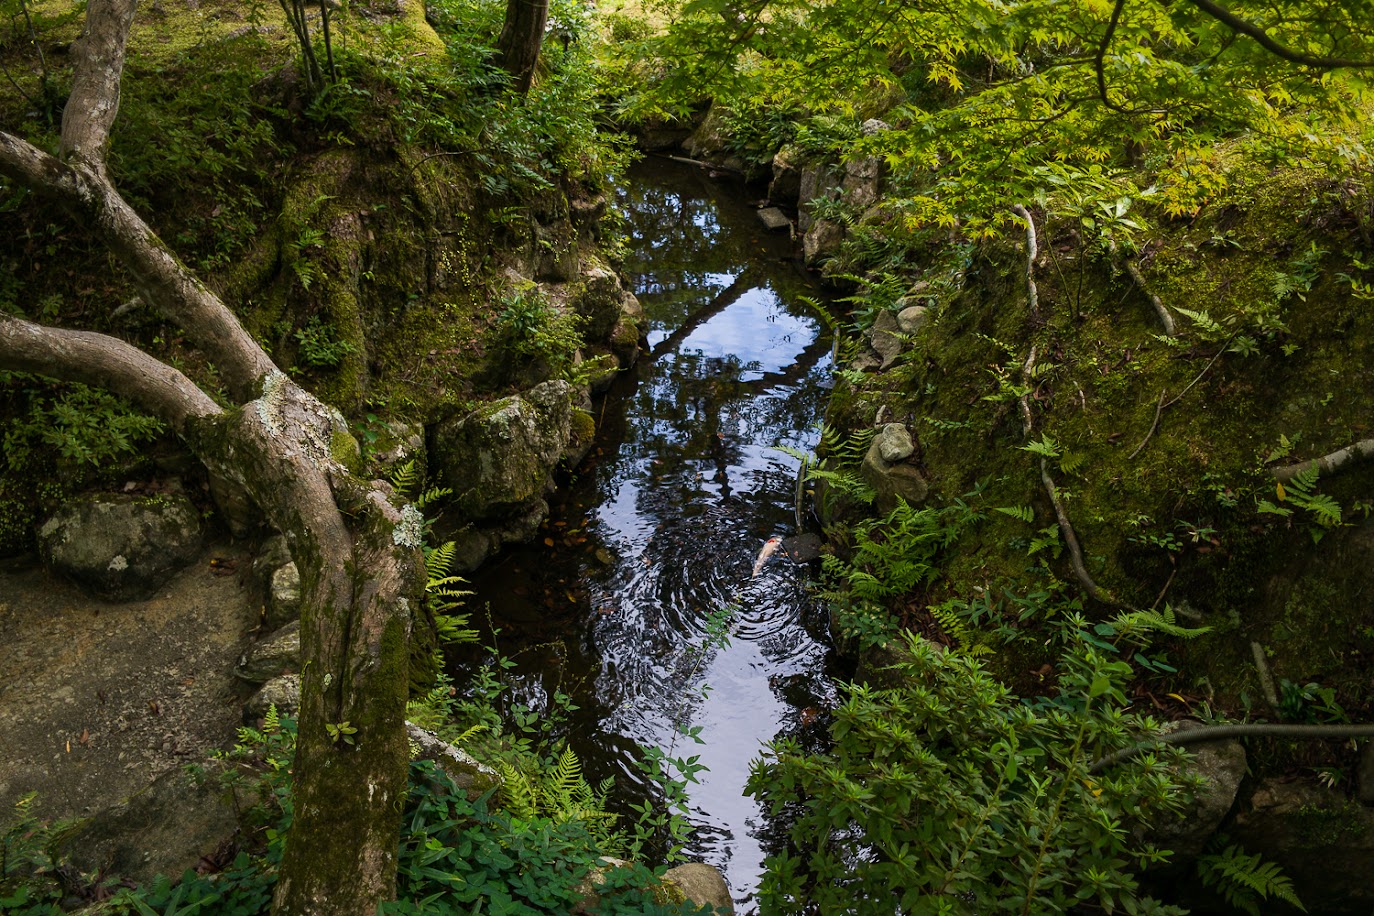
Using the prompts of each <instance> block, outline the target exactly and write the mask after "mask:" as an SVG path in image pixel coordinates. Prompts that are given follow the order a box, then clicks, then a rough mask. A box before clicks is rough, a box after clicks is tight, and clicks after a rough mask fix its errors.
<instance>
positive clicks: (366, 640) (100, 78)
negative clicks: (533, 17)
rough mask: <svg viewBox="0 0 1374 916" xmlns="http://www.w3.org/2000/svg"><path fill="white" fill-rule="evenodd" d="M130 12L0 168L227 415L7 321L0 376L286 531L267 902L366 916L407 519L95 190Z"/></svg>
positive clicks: (3, 321) (92, 341)
mask: <svg viewBox="0 0 1374 916" xmlns="http://www.w3.org/2000/svg"><path fill="white" fill-rule="evenodd" d="M134 5H135V0H90V4H89V6H88V10H87V22H86V27H85V31H84V33H83V37H82V39H81V40H80V41H79V42H78V43H77V44H76V45H75V46H74V48H73V52H72V58H73V65H74V68H75V71H74V75H73V90H72V96H71V99H70V101H69V103H68V106H67V110H66V112H65V113H64V117H63V125H62V140H61V158H56V157H53V156H50V155H48V154H47V153H44V152H43V151H42V150H39V149H37V148H36V147H34V146H33V145H31V144H29V143H27V142H25V141H24V140H22V139H20V138H18V137H15V136H13V135H11V134H8V133H5V132H3V131H0V173H3V174H5V175H7V176H9V177H10V178H12V179H15V180H17V181H19V182H22V183H24V184H27V185H28V186H30V187H31V188H33V190H35V191H36V192H38V193H40V194H42V195H44V196H46V197H48V198H50V199H52V200H54V201H55V202H57V204H58V205H59V206H60V207H61V208H62V209H64V210H65V211H67V213H68V214H69V215H70V216H71V217H72V218H73V220H74V222H76V224H78V225H80V226H82V227H83V228H85V229H88V230H89V231H90V232H91V233H92V234H93V235H95V236H96V237H98V238H99V239H100V240H101V241H102V242H103V243H104V244H105V245H106V246H107V247H108V248H109V249H110V251H111V252H112V253H113V254H114V255H116V257H117V258H118V260H119V261H120V262H122V264H123V265H124V267H125V268H126V269H128V270H129V272H130V274H131V275H132V276H133V278H134V281H135V283H136V284H137V286H138V288H139V291H140V293H141V295H142V296H143V298H144V299H145V301H147V302H148V303H149V304H150V305H152V306H154V307H155V308H156V309H157V310H158V311H159V312H160V313H161V314H162V315H163V317H164V318H165V319H167V320H168V321H169V322H171V323H173V324H175V325H177V326H179V327H180V328H181V329H182V330H183V331H184V332H185V335H186V337H187V338H188V339H189V340H190V341H192V342H193V343H194V344H195V345H196V346H197V347H198V348H199V349H200V350H202V351H203V352H204V353H205V354H206V355H207V356H208V357H209V358H210V359H211V361H213V363H214V364H215V366H216V368H217V369H218V370H219V373H220V376H221V377H222V378H223V379H224V381H225V382H226V384H227V385H228V387H229V390H230V392H231V394H232V396H233V397H234V399H235V401H236V402H237V403H238V405H239V406H237V407H234V408H232V409H227V410H226V409H222V408H221V407H220V406H219V405H218V404H216V403H215V401H214V400H213V399H212V398H210V397H209V395H207V394H206V393H205V392H204V391H202V390H201V389H199V388H198V387H197V386H196V384H195V383H194V382H192V381H191V380H190V379H189V378H187V377H186V376H185V375H184V374H182V373H181V372H179V371H177V370H176V369H174V368H172V367H171V366H168V365H166V364H164V363H162V362H160V361H159V360H157V359H156V358H154V357H153V356H151V355H149V354H147V353H145V352H143V351H141V350H139V349H138V348H137V347H134V346H132V345H130V344H128V343H126V342H124V341H121V340H118V339H116V338H113V337H109V336H106V335H102V334H94V333H90V332H85V331H73V330H65V329H58V328H46V327H43V326H41V325H36V324H33V323H31V322H27V321H23V320H20V319H18V318H12V317H9V316H0V368H7V369H17V370H22V371H27V372H36V373H40V374H43V375H48V376H51V377H54V378H58V379H63V380H71V381H80V382H83V383H86V384H90V385H96V386H99V387H103V388H107V389H109V390H111V391H113V392H115V393H117V394H120V395H122V396H124V397H127V398H129V399H130V400H132V401H134V402H136V403H137V404H139V406H141V407H142V408H143V409H144V410H147V411H149V412H150V413H153V414H154V415H156V416H159V417H161V418H162V419H164V420H166V421H167V422H168V423H169V424H170V425H171V426H172V428H173V429H174V430H175V431H176V432H178V433H179V434H180V435H181V436H182V438H183V440H184V441H185V442H186V443H187V445H188V447H189V448H190V449H191V451H192V452H193V453H194V454H195V455H196V456H197V457H198V458H199V459H200V460H201V461H202V463H203V464H205V466H206V468H207V470H209V471H210V473H211V474H213V475H217V476H219V477H222V478H227V479H228V480H230V481H232V482H234V483H237V484H238V485H240V486H241V487H243V488H244V489H245V490H246V491H247V492H248V494H249V495H250V496H251V497H252V498H253V500H254V501H255V502H256V503H257V504H258V506H259V507H260V508H261V509H262V510H263V511H264V513H265V514H266V515H267V517H268V519H269V520H270V521H271V522H272V524H273V525H274V526H275V527H276V528H277V529H278V530H280V531H281V532H282V533H283V534H285V535H286V538H287V541H288V543H289V545H290V548H291V554H292V557H293V559H294V560H295V561H296V564H297V566H298V567H299V569H300V571H301V580H302V589H301V590H302V596H301V597H302V601H301V651H302V657H303V660H304V670H303V672H302V696H301V711H300V716H299V734H298V740H297V752H296V761H295V766H294V770H293V772H294V784H293V790H294V800H295V820H294V822H293V825H292V828H291V832H290V835H289V836H288V838H287V844H286V851H285V855H284V858H283V861H282V865H281V874H280V878H279V882H278V885H277V892H276V895H275V898H274V901H273V908H274V910H275V911H276V912H279V913H289V914H292V916H297V914H313V913H319V914H325V913H327V914H330V916H334V914H357V916H375V913H376V912H377V908H378V905H379V904H380V903H381V902H382V901H385V900H388V899H391V898H392V897H394V895H395V887H396V851H397V848H398V845H399V833H400V813H401V803H402V800H403V798H404V795H405V789H406V778H407V774H408V766H409V748H408V744H407V741H406V731H405V702H406V697H407V688H408V677H407V673H408V672H407V666H408V664H409V651H408V648H409V647H408V641H409V637H410V630H411V614H412V611H413V609H414V608H417V607H419V606H420V602H422V601H423V598H424V558H423V555H422V552H421V549H420V541H421V533H422V527H423V526H422V524H421V519H420V517H419V513H418V511H417V510H415V509H414V508H413V507H405V508H404V509H398V508H397V507H395V506H394V505H392V503H391V501H390V498H391V495H392V494H391V490H390V487H388V486H387V485H386V484H385V483H382V482H380V481H374V482H368V481H362V480H359V479H357V478H355V477H354V476H352V474H350V473H349V471H348V470H347V469H346V468H345V467H344V466H343V465H342V464H341V463H340V462H339V461H338V460H337V459H336V458H335V457H334V455H333V450H334V444H335V443H336V442H337V441H338V440H339V438H340V437H348V436H349V432H348V428H347V424H346V423H345V421H344V419H343V417H342V416H341V415H340V414H339V413H338V412H337V411H335V410H333V409H332V408H330V407H328V406H326V405H325V404H323V403H321V402H320V401H319V400H317V399H316V398H315V397H314V396H312V395H311V394H310V393H309V392H306V391H305V390H303V389H301V388H300V387H298V386H297V385H295V384H293V383H292V382H291V381H290V380H288V379H287V378H286V376H285V375H283V374H282V373H281V372H280V371H279V370H278V369H277V367H276V366H275V365H274V364H273V362H272V360H271V359H270V358H269V357H268V356H267V354H266V353H265V352H264V351H263V350H262V348H261V347H259V346H258V344H257V342H256V341H254V340H253V338H252V337H251V336H250V335H249V334H248V333H247V332H246V331H245V330H244V329H243V327H242V326H241V325H240V324H239V322H238V320H237V319H236V318H235V317H234V315H233V313H232V312H231V311H230V310H229V309H228V308H227V307H226V306H225V304H224V303H223V302H221V301H220V300H219V298H218V297H216V296H215V295H214V293H212V292H211V291H210V290H209V289H208V288H207V287H206V286H205V285H204V284H203V283H202V282H201V281H200V280H199V278H198V277H196V276H195V274H194V273H192V272H191V271H190V270H189V269H188V268H187V267H186V266H185V265H184V264H183V263H182V262H181V261H180V260H179V259H177V258H176V256H175V255H173V254H172V253H171V251H170V250H169V249H168V248H167V246H166V245H165V244H164V243H163V242H162V241H161V240H160V239H159V238H158V237H157V235H156V234H155V233H154V232H153V231H152V230H151V229H150V228H149V227H148V225H147V224H146V223H145V222H144V221H143V220H142V219H141V218H140V217H139V216H138V214H137V213H135V212H134V210H133V209H132V208H131V207H129V205H128V204H127V203H126V202H125V201H124V200H123V198H122V197H120V195H119V193H118V192H117V191H116V190H115V188H114V186H113V185H112V184H111V183H110V181H109V179H108V177H107V175H106V170H105V163H104V148H105V145H106V142H107V140H108V136H109V131H110V127H111V125H112V124H113V122H114V118H115V116H116V114H117V112H118V107H119V83H120V74H121V71H122V68H123V62H124V47H125V43H126V40H127V36H128V32H129V28H130V26H131V24H132V21H133V13H134ZM541 30H542V22H541ZM343 726H346V729H345V728H343ZM331 729H332V730H334V734H332V735H331Z"/></svg>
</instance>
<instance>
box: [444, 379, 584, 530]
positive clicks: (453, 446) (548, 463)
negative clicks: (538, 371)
mask: <svg viewBox="0 0 1374 916" xmlns="http://www.w3.org/2000/svg"><path fill="white" fill-rule="evenodd" d="M571 417H572V386H571V385H569V384H568V383H567V382H566V381H563V380H561V379H555V380H553V381H548V382H544V383H543V384H541V385H537V386H535V387H534V388H531V389H530V390H529V391H527V392H525V393H524V394H521V395H512V396H511V397H507V398H501V399H500V400H497V401H492V402H490V403H488V404H486V405H484V406H483V407H481V408H479V409H478V410H475V411H473V412H472V413H470V414H468V415H467V416H465V417H462V418H461V419H458V420H451V421H448V422H445V423H441V424H439V425H438V427H437V428H436V429H435V436H434V438H435V448H434V449H433V452H432V455H431V459H432V464H433V468H434V472H435V474H436V476H437V477H438V478H439V480H441V481H442V482H443V484H444V485H445V486H448V487H451V488H452V489H453V507H454V509H456V511H457V512H458V514H459V515H461V516H462V517H463V518H464V519H468V520H474V521H499V520H501V519H504V518H506V517H508V516H510V515H512V514H516V513H519V512H520V511H521V510H522V508H524V507H527V506H528V505H529V504H530V502H531V501H532V500H535V499H538V498H539V497H540V496H542V494H543V493H544V491H545V489H546V488H547V487H548V486H549V485H550V482H551V475H552V473H553V471H554V468H555V467H556V466H557V464H558V459H559V457H560V456H561V455H562V454H563V450H564V448H566V446H567V444H568V438H569V435H570V433H571Z"/></svg>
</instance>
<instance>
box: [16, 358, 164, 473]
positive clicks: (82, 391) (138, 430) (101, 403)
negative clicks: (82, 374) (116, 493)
mask: <svg viewBox="0 0 1374 916" xmlns="http://www.w3.org/2000/svg"><path fill="white" fill-rule="evenodd" d="M0 384H8V385H13V386H15V387H18V386H23V387H22V388H20V390H19V394H20V395H21V396H22V397H24V398H26V399H27V402H28V404H27V411H26V412H25V414H24V415H22V416H19V417H17V418H15V419H14V420H12V421H10V423H9V424H8V426H9V428H8V429H7V430H6V431H5V438H4V450H5V460H6V462H7V463H8V465H9V468H10V470H12V471H19V470H24V469H27V468H29V467H30V466H31V464H32V463H33V462H34V461H37V460H40V457H39V456H49V455H54V454H55V455H57V456H58V457H59V458H60V460H62V461H63V462H66V463H68V464H70V465H77V466H79V465H89V466H91V467H93V468H99V467H101V466H102V465H105V464H107V463H109V462H110V461H113V460H114V459H116V458H120V457H124V456H128V455H132V454H136V453H137V451H138V446H139V445H140V444H142V443H143V442H146V441H148V440H150V439H153V438H155V437H157V436H158V435H160V434H161V433H162V430H163V425H162V423H161V421H159V420H157V419H155V418H153V417H150V416H147V415H146V414H142V413H139V412H137V411H136V410H133V409H132V408H131V407H130V406H129V405H128V403H127V402H125V401H123V400H121V399H119V398H117V397H115V396H114V395H112V394H110V393H108V392H106V391H102V390H100V389H98V388H88V387H87V386H85V385H82V384H79V383H75V382H73V383H71V384H65V385H60V384H56V383H53V382H50V381H48V380H46V379H40V378H38V377H37V376H32V375H25V374H23V373H18V372H0ZM41 460H47V459H46V458H43V459H41Z"/></svg>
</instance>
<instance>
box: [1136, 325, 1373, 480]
mask: <svg viewBox="0 0 1374 916" xmlns="http://www.w3.org/2000/svg"><path fill="white" fill-rule="evenodd" d="M1239 333H1240V331H1239V330H1236V331H1233V332H1232V333H1231V336H1230V337H1228V338H1226V343H1224V344H1222V345H1221V349H1220V350H1218V351H1217V352H1216V353H1215V354H1214V355H1213V356H1212V358H1211V359H1210V360H1208V362H1207V365H1205V366H1203V367H1202V371H1201V372H1199V373H1198V374H1197V375H1195V376H1193V380H1192V381H1191V382H1189V383H1188V384H1187V385H1185V386H1184V388H1183V390H1182V391H1180V392H1179V393H1178V394H1176V395H1174V396H1173V397H1172V398H1170V399H1169V400H1168V401H1166V400H1164V391H1163V390H1161V391H1160V392H1159V404H1158V406H1156V407H1155V421H1154V422H1153V423H1151V424H1150V431H1149V432H1148V433H1146V434H1145V438H1144V439H1141V440H1140V444H1139V445H1137V446H1136V447H1135V450H1134V451H1132V452H1131V453H1130V454H1129V455H1127V456H1126V460H1127V461H1130V460H1131V459H1133V458H1135V456H1136V455H1139V454H1140V450H1141V449H1143V448H1144V447H1145V443H1147V442H1149V441H1150V437H1151V436H1153V435H1154V434H1155V430H1156V429H1158V428H1159V417H1160V414H1162V413H1164V410H1165V409H1166V408H1169V407H1173V406H1174V405H1175V404H1177V403H1178V402H1179V401H1181V400H1182V399H1183V396H1184V395H1185V394H1187V393H1188V392H1189V391H1192V390H1193V386H1194V385H1196V384H1197V383H1198V382H1200V381H1202V377H1203V376H1204V375H1206V374H1207V372H1208V370H1210V369H1211V368H1212V366H1214V365H1215V364H1216V361H1217V360H1219V359H1221V354H1223V353H1225V352H1226V351H1227V350H1229V349H1230V348H1231V341H1233V340H1235V339H1236V335H1237V334H1239ZM1371 448H1374V440H1372V442H1371Z"/></svg>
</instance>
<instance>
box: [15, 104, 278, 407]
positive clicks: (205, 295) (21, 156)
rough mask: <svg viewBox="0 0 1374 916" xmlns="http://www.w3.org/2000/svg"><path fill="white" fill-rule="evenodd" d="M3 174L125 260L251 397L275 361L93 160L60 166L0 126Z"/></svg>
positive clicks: (168, 314)
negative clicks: (51, 202)
mask: <svg viewBox="0 0 1374 916" xmlns="http://www.w3.org/2000/svg"><path fill="white" fill-rule="evenodd" d="M68 107H70V106H68ZM0 174H4V175H8V176H10V177H11V178H14V179H15V180H17V181H20V182H22V183H24V184H26V185H28V186H29V187H31V188H33V190H35V191H37V192H39V193H40V194H43V195H44V196H46V197H49V198H51V199H54V200H56V201H57V202H58V204H59V205H61V206H62V208H63V209H64V210H66V211H67V212H68V213H69V214H70V215H71V217H72V218H73V220H75V222H76V223H77V224H78V225H81V226H83V227H85V228H86V229H88V230H89V231H90V232H92V233H93V234H94V235H95V236H96V237H97V238H98V239H99V240H100V241H101V242H102V243H104V244H105V245H106V246H107V247H108V248H109V249H110V250H111V251H112V252H113V253H114V254H115V255H116V256H117V257H118V258H119V260H120V261H121V262H123V264H124V266H125V267H127V268H128V270H129V272H130V273H131V274H132V275H133V279H134V282H135V284H136V285H137V286H138V290H139V293H140V294H141V295H142V297H143V299H144V301H145V302H147V303H148V304H149V305H151V306H153V308H155V309H156V310H157V311H158V312H159V313H160V314H161V315H162V316H163V318H165V319H166V320H168V321H170V322H172V323H173V324H175V325H177V326H178V327H180V328H181V329H182V330H183V331H184V332H185V333H186V336H187V337H188V338H189V339H190V340H191V341H192V342H193V343H194V344H195V345H196V347H197V348H198V349H200V351H201V352H202V353H204V354H205V355H206V356H207V357H208V358H209V359H210V361H211V362H213V363H214V364H215V366H216V368H218V369H219V371H220V373H221V375H222V376H223V377H224V379H225V381H226V382H227V383H228V385H229V388H230V391H231V392H233V394H234V396H235V397H236V398H237V399H238V400H240V401H246V400H249V399H251V398H252V397H253V396H254V395H255V393H256V386H257V384H258V382H259V381H260V380H261V379H262V378H263V377H265V376H266V375H267V374H268V373H270V372H271V371H272V370H273V369H274V368H275V367H274V365H273V363H272V360H271V359H270V358H269V357H268V356H267V354H266V353H265V352H263V349H262V347H260V346H258V343H257V341H255V340H254V339H253V338H252V337H251V336H250V335H249V334H248V332H247V331H245V330H244V329H243V326H242V325H240V324H239V322H238V319H237V318H235V317H234V314H233V313H232V312H230V311H229V309H228V308H227V307H226V306H225V304H224V303H223V302H221V301H220V299H219V297H218V296H216V295H215V294H214V293H212V292H211V291H210V289H209V288H208V287H207V286H206V285H205V284H204V283H202V282H201V281H200V279H199V278H198V277H197V276H196V275H195V274H194V273H192V272H191V271H190V270H189V269H188V268H187V267H186V265H184V264H182V263H181V261H180V260H179V259H178V258H177V257H176V256H175V255H173V254H172V253H171V251H170V250H169V249H168V248H167V246H166V245H165V244H163V242H162V240H161V239H160V238H158V236H157V233H155V232H154V231H153V230H152V229H151V228H150V227H149V226H148V224H147V223H145V222H144V221H143V219H142V217H140V216H139V215H138V214H137V213H136V212H134V210H133V208H132V207H130V206H129V205H128V203H126V202H125V200H124V198H122V197H120V195H119V192H118V191H116V190H115V189H114V186H113V185H111V184H110V182H109V179H108V178H106V177H105V174H104V172H103V170H102V169H101V168H99V166H98V164H88V163H86V162H85V161H83V160H82V158H81V157H80V156H77V157H76V158H75V160H74V161H73V162H71V163H64V162H62V161H60V160H58V159H56V158H54V157H53V156H50V155H48V154H47V153H45V152H43V151H42V150H40V149H38V148H37V147H35V146H34V145H33V144H31V143H28V142H27V141H25V140H22V139H20V138H18V137H15V136H14V135H12V134H7V133H5V132H3V131H0Z"/></svg>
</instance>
